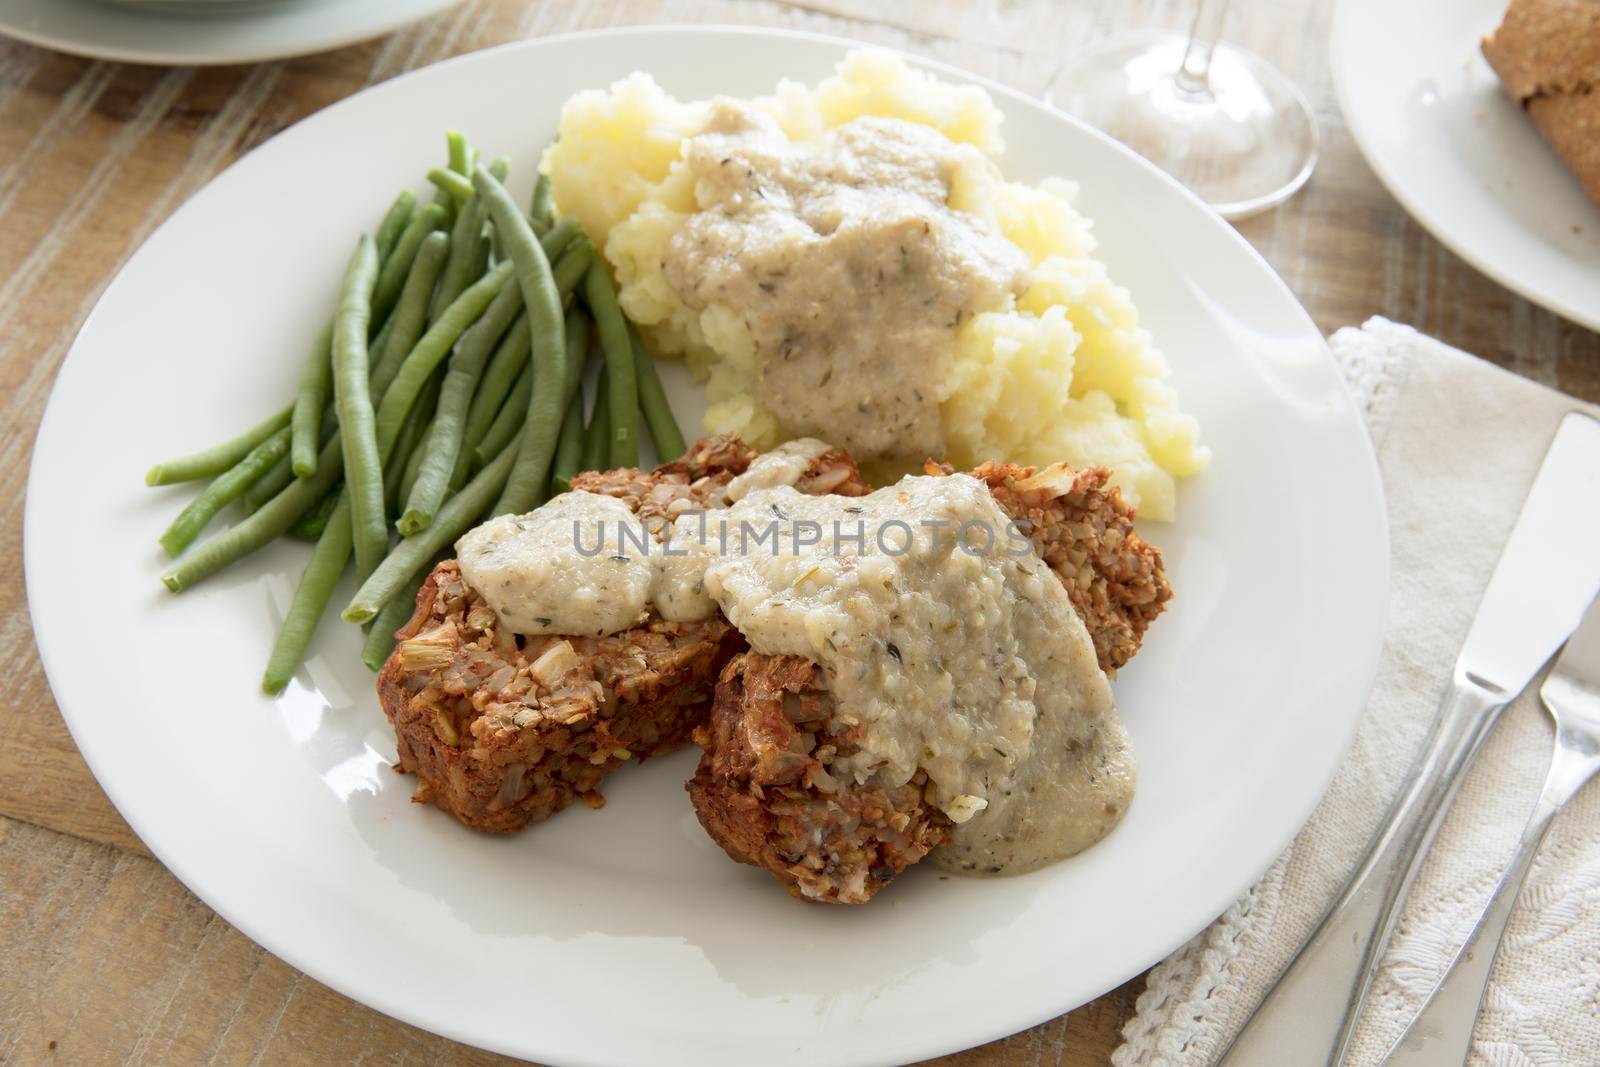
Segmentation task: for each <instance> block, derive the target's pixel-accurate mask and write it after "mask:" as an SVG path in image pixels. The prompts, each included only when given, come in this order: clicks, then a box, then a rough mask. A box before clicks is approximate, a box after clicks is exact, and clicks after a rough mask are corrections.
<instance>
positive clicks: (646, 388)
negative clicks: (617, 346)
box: [628, 326, 689, 463]
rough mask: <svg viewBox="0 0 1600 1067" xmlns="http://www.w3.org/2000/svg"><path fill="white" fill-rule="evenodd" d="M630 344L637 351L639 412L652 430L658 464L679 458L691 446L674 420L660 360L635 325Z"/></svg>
mask: <svg viewBox="0 0 1600 1067" xmlns="http://www.w3.org/2000/svg"><path fill="white" fill-rule="evenodd" d="M628 343H629V344H630V345H631V346H632V348H633V365H634V367H635V368H637V369H638V372H639V410H640V411H641V412H643V413H644V421H645V423H646V425H648V426H649V427H650V440H652V441H654V442H655V446H656V461H657V462H658V463H666V462H667V461H668V460H674V459H677V458H678V457H679V456H681V455H683V453H684V451H685V450H686V449H687V448H688V447H689V446H688V444H687V443H686V442H685V441H684V439H683V431H682V430H680V429H678V420H677V419H675V418H673V417H672V405H671V404H669V403H667V391H666V390H665V389H663V388H661V377H660V375H658V374H657V373H656V361H655V359H653V358H652V357H651V355H650V353H649V352H648V351H647V350H646V349H645V347H644V342H643V341H641V340H639V334H638V332H637V331H635V330H634V329H633V327H632V326H629V327H628Z"/></svg>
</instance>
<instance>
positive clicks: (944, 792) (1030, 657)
mask: <svg viewBox="0 0 1600 1067" xmlns="http://www.w3.org/2000/svg"><path fill="white" fill-rule="evenodd" d="M813 447H814V446H813V444H811V443H804V444H800V445H797V446H796V447H795V448H793V449H790V450H789V451H787V452H779V453H775V454H773V455H772V456H771V457H763V459H762V460H758V461H756V463H754V464H752V466H751V468H750V470H749V471H748V472H747V474H748V476H749V477H748V481H746V482H744V483H740V484H739V485H738V488H737V489H735V487H734V486H733V485H730V487H729V490H730V491H729V493H728V494H727V496H728V497H729V498H734V497H736V499H730V501H729V503H728V505H727V507H726V508H722V509H717V510H713V511H710V512H692V513H689V514H685V515H681V516H679V517H678V518H677V520H676V521H675V522H674V524H673V526H672V527H671V529H670V536H668V537H667V539H666V541H665V542H664V543H654V542H651V543H650V544H649V545H648V546H647V547H646V548H645V549H644V550H640V547H639V545H638V544H637V542H636V538H635V537H634V536H633V534H638V535H639V536H643V534H642V528H641V527H640V526H639V525H638V522H637V519H636V518H635V517H634V516H633V515H632V514H631V512H629V510H628V509H627V507H626V506H624V505H623V504H621V502H619V501H617V500H615V499H613V498H611V497H605V496H597V495H594V494H590V493H567V494H564V495H563V496H559V497H556V498H555V499H554V500H552V501H551V502H550V503H548V504H546V505H545V506H544V507H543V508H540V509H539V510H538V511H535V512H532V513H530V514H529V515H524V516H521V517H520V518H500V519H495V520H492V521H490V522H489V523H486V524H484V526H480V527H479V528H478V529H476V530H474V531H472V532H471V533H469V534H468V535H466V536H465V537H463V538H462V539H461V541H460V542H459V543H458V545H457V552H458V554H459V556H460V558H461V566H462V573H463V576H464V577H465V578H466V579H467V581H468V582H469V583H470V584H472V586H473V587H474V588H475V589H477V590H478V591H479V592H480V593H482V594H483V596H484V598H485V599H486V600H488V602H489V604H490V605H491V606H492V607H493V608H494V609H495V611H496V613H497V614H498V615H499V616H500V618H501V621H502V623H503V624H504V625H505V626H507V627H508V628H510V629H512V630H515V631H517V632H521V633H596V634H598V633H608V632H616V631H617V630H621V629H624V628H626V627H627V626H630V625H633V624H634V623H635V622H637V621H638V620H639V619H640V618H641V617H642V616H643V614H644V613H645V611H646V610H647V609H648V608H649V607H651V606H654V607H655V608H656V610H657V611H658V612H659V613H660V614H662V615H663V616H664V617H666V618H669V619H680V620H687V619H696V618H705V617H707V616H709V615H711V614H712V613H713V612H714V611H716V610H717V609H719V608H720V609H721V610H722V612H723V613H724V614H725V615H726V616H727V618H728V620H729V621H730V622H732V623H733V625H734V626H736V627H737V628H738V629H739V630H740V631H741V632H742V633H743V634H744V635H745V637H746V638H747V639H748V640H749V642H750V645H751V647H752V648H754V649H755V650H756V651H757V652H762V653H767V654H772V655H778V654H788V655H797V656H805V657H807V658H809V659H813V660H816V661H817V662H818V663H819V664H821V666H822V668H823V671H824V673H825V676H826V677H827V680H828V688H829V690H830V691H831V692H832V694H833V695H834V698H835V700H836V702H837V706H838V712H837V714H838V715H840V716H841V717H843V718H846V719H851V720H854V722H856V723H858V724H859V725H860V726H861V727H862V732H863V738H862V742H861V745H860V748H859V749H858V750H857V751H856V752H854V753H852V754H850V755H848V756H845V757H840V758H838V759H836V760H835V761H834V762H833V764H832V766H831V768H830V771H831V773H832V774H833V775H834V776H835V777H840V776H851V777H853V778H854V779H855V780H856V781H857V782H858V783H866V782H868V781H869V780H874V779H876V780H878V781H881V782H884V783H885V784H897V785H898V784H903V783H905V782H907V781H909V780H910V779H911V778H912V777H913V776H914V775H915V774H916V773H917V771H918V770H919V769H920V770H922V771H924V772H926V774H927V776H928V781H929V785H928V791H927V797H928V800H929V802H930V803H932V804H934V805H936V806H937V807H939V808H940V810H942V811H943V812H944V813H945V814H946V815H947V816H948V817H949V818H950V819H951V821H952V822H954V823H956V824H957V825H956V826H955V829H954V831H953V833H952V836H951V839H950V841H949V842H948V843H947V844H946V845H944V846H943V847H941V848H939V849H938V850H936V851H935V852H934V853H933V856H932V858H933V860H934V862H936V863H938V864H939V865H940V866H942V867H945V868H946V869H949V870H952V871H957V872H960V873H969V874H1014V873H1022V872H1024V871H1030V870H1033V869H1035V868H1037V867H1040V866H1043V865H1044V864H1047V863H1051V862H1053V861H1055V860H1059V859H1062V858H1064V857H1066V856H1070V855H1072V854H1073V853H1076V852H1079V851H1081V850H1082V849H1084V848H1087V847H1088V846H1089V845H1091V844H1093V843H1094V842H1096V841H1098V840H1100V838H1102V837H1104V836H1105V835H1106V834H1107V833H1109V832H1110V830H1111V828H1112V827H1113V826H1115V825H1116V823H1117V821H1118V819H1120V817H1121V815H1122V813H1123V811H1124V810H1126V808H1127V806H1128V803H1129V801H1130V800H1131V799H1132V795H1133V789H1134V778H1135V775H1134V765H1133V758H1132V753H1131V750H1130V748H1129V745H1128V739H1127V735H1126V733H1125V731H1124V730H1123V727H1122V724H1121V722H1120V720H1119V719H1118V718H1117V714H1116V709H1115V706H1114V704H1113V702H1112V697H1111V688H1110V685H1109V684H1108V683H1107V681H1106V677H1105V675H1104V673H1102V672H1101V670H1100V668H1099V665H1098V663H1097V662H1096V659H1095V652H1094V646H1093V643H1092V642H1091V641H1090V638H1089V634H1088V631H1087V630H1086V629H1085V628H1084V624H1083V621H1082V619H1080V618H1079V616H1078V613H1077V612H1076V611H1075V610H1074V609H1073V607H1072V603H1071V601H1070V600H1069V599H1068V596H1067V593H1066V590H1065V589H1064V588H1063V587H1062V585H1061V582H1060V580H1059V579H1058V578H1057V577H1056V575H1055V574H1054V573H1053V572H1052V571H1051V570H1050V569H1049V568H1048V567H1047V566H1045V564H1044V562H1043V561H1042V560H1040V558H1039V557H1038V555H1037V554H1036V553H1035V552H1034V550H1033V548H1032V546H1031V545H1030V544H1029V542H1028V541H1027V539H1026V538H1025V537H1023V536H1022V535H1021V534H1020V533H1019V532H1017V531H1016V530H1015V528H1014V527H1013V526H1012V524H1011V521H1010V519H1009V517H1008V516H1007V515H1006V513H1005V512H1004V511H1003V510H1001V508H1000V507H999V505H997V504H996V503H995V502H994V498H993V497H992V496H991V495H990V494H989V491H988V488H987V487H986V486H985V485H984V484H983V483H981V482H979V481H977V480H976V479H974V478H971V477H969V476H967V475H960V474H957V475H951V476H948V477H925V476H914V477H907V478H904V479H902V480H901V481H900V482H898V483H897V484H895V485H892V486H889V487H888V488H885V489H880V490H878V491H877V492H874V493H871V494H869V495H867V496H863V497H842V496H810V495H806V494H803V493H800V492H798V491H796V490H795V489H794V488H792V483H793V482H795V481H796V480H798V479H799V477H800V476H801V475H802V474H803V473H804V471H805V469H806V466H807V464H808V463H809V461H810V458H812V457H810V456H807V454H806V453H807V451H808V450H810V449H812V448H813ZM814 454H815V453H813V456H814ZM763 461H765V462H763ZM741 477H745V476H741ZM575 522H576V523H578V527H577V528H575V527H574V523H575ZM601 525H603V527H604V533H603V534H602V532H601ZM624 526H627V527H628V528H629V529H630V531H632V533H630V534H629V535H622V534H621V533H620V531H621V530H622V528H623V527H624ZM575 545H576V546H581V551H580V550H579V549H575V547H574V546H575Z"/></svg>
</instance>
